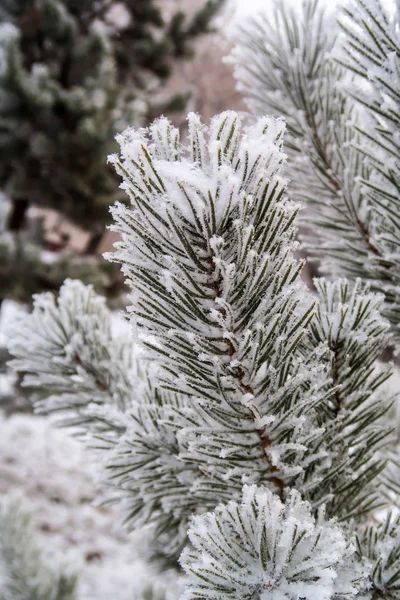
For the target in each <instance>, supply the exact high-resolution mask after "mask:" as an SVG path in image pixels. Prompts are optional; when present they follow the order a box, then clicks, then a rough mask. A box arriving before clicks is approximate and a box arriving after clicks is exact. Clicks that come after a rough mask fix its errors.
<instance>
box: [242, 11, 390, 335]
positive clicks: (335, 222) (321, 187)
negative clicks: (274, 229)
mask: <svg viewBox="0 0 400 600" xmlns="http://www.w3.org/2000/svg"><path fill="white" fill-rule="evenodd" d="M285 4H286V3H285V2H284V1H283V0H277V2H275V4H274V11H273V12H271V13H270V14H267V13H266V14H264V15H260V16H259V17H257V18H254V19H253V20H252V21H251V22H249V23H248V24H247V25H246V26H245V27H243V28H242V31H241V34H240V41H239V43H238V45H237V47H236V49H235V51H234V53H233V60H234V61H235V63H236V74H237V78H238V81H239V85H240V87H241V89H242V90H243V91H244V92H245V94H246V95H247V96H248V102H249V106H250V108H251V110H252V111H253V112H254V113H255V114H257V115H260V114H265V113H267V114H271V113H272V114H277V115H281V114H283V116H284V117H285V120H286V122H287V125H288V131H289V135H288V140H287V151H288V153H289V155H290V158H291V161H290V167H289V168H290V178H291V180H292V184H291V185H292V194H293V196H294V197H295V198H297V199H298V200H301V201H303V202H304V203H305V204H306V206H307V210H305V211H304V214H303V221H304V228H305V234H306V235H305V245H306V247H307V248H308V250H309V252H310V253H311V254H312V255H313V256H314V257H316V258H317V259H318V260H321V261H322V265H321V268H322V270H323V271H324V272H325V273H326V274H329V276H333V277H335V276H348V277H350V278H354V277H357V276H359V277H361V278H362V279H363V280H364V281H369V282H370V283H371V285H372V289H373V290H375V291H378V292H383V293H384V294H385V305H384V309H383V312H384V314H385V316H386V317H387V318H388V319H389V321H390V322H391V324H392V327H393V330H394V333H395V340H396V341H397V342H398V341H399V339H400V335H399V323H400V312H399V306H400V303H399V289H400V288H399V283H400V263H399V253H398V247H399V240H400V224H399V220H398V210H397V204H398V201H399V183H398V182H399V176H400V175H399V174H400V167H399V145H398V140H397V137H398V132H397V130H398V115H399V110H398V103H399V97H400V96H399V94H400V88H399V79H398V76H397V75H398V72H399V57H400V50H399V48H400V45H399V12H398V10H397V12H396V13H393V14H388V13H387V12H386V10H385V8H384V4H383V1H382V0H351V1H350V2H345V3H344V8H343V9H342V12H341V14H340V19H339V22H338V14H337V11H332V10H331V9H329V8H327V5H326V4H325V3H322V2H320V1H319V0H303V2H302V3H301V5H300V4H299V6H296V7H293V8H291V7H289V8H288V7H287V6H286V5H285ZM341 31H342V33H343V34H344V35H342V36H340V32H341Z"/></svg>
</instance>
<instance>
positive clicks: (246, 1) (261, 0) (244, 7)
mask: <svg viewBox="0 0 400 600" xmlns="http://www.w3.org/2000/svg"><path fill="white" fill-rule="evenodd" d="M300 1H301V0H287V2H288V3H292V4H300ZM325 1H326V2H327V4H328V5H330V6H332V5H334V3H336V0H325ZM236 2H237V6H238V13H239V15H241V14H249V13H251V12H252V11H256V10H259V9H260V8H263V7H265V6H268V5H270V4H271V0H236ZM384 3H385V4H386V6H387V7H388V8H391V9H393V4H394V3H393V0H385V1H384Z"/></svg>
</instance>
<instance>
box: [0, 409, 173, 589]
mask: <svg viewBox="0 0 400 600" xmlns="http://www.w3.org/2000/svg"><path fill="white" fill-rule="evenodd" d="M95 461H96V458H95V456H94V455H93V454H92V453H90V452H89V451H88V450H86V449H85V448H84V447H83V445H82V444H81V443H79V442H77V441H76V440H74V439H72V438H71V437H70V436H69V435H68V434H67V433H66V432H64V431H63V430H59V429H55V428H54V427H53V426H52V425H51V423H50V421H49V420H48V419H46V418H41V417H37V416H31V415H14V416H12V417H10V418H9V419H5V418H3V417H0V494H4V493H7V492H10V491H12V490H20V491H21V492H22V493H23V495H24V496H25V497H27V498H28V499H29V501H30V503H31V504H32V507H33V519H34V522H35V523H36V526H37V530H38V536H39V542H43V543H44V544H45V545H46V546H48V547H51V548H54V551H57V552H58V551H60V552H67V551H71V550H73V551H75V553H77V555H78V556H79V557H80V558H81V561H82V563H83V565H84V566H83V570H82V573H81V576H80V580H79V581H80V583H79V588H78V597H79V600H111V599H112V598H118V600H143V597H144V596H145V595H146V594H145V591H146V589H147V588H148V586H149V582H150V584H153V587H154V588H155V589H153V597H154V598H155V600H157V599H158V598H160V600H162V599H164V598H166V599H167V600H172V598H173V597H174V598H177V597H178V596H179V593H178V590H177V585H178V582H177V580H176V576H173V575H171V574H167V575H164V576H163V577H159V576H157V574H156V573H155V572H153V571H152V570H151V568H150V567H149V566H148V565H147V564H145V563H144V562H143V560H141V559H140V557H139V551H138V550H140V548H141V546H142V545H143V540H142V539H140V543H139V542H138V539H139V537H136V538H135V536H132V535H128V533H127V532H126V531H125V530H124V529H122V528H120V527H119V526H118V525H117V523H118V521H119V517H118V506H116V507H107V508H105V507H98V506H94V501H95V500H96V499H97V498H98V497H99V490H98V489H96V472H97V466H96V462H95ZM138 536H140V533H139V534H138ZM142 537H143V532H142Z"/></svg>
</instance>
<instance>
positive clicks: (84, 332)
mask: <svg viewBox="0 0 400 600" xmlns="http://www.w3.org/2000/svg"><path fill="white" fill-rule="evenodd" d="M16 327H17V328H18V335H16V336H14V335H13V334H12V333H11V334H10V342H9V344H10V345H9V349H10V352H11V354H12V355H13V356H14V357H15V358H14V360H13V361H11V363H10V366H11V367H12V368H14V369H16V370H19V371H22V372H26V373H27V375H26V376H25V378H24V384H25V385H27V386H28V387H29V388H32V389H37V391H38V393H37V398H36V401H35V406H36V409H37V410H38V411H39V412H42V413H43V412H44V413H60V412H61V413H62V414H63V416H64V418H65V416H67V420H66V423H67V424H69V425H73V426H84V427H85V428H89V429H90V430H91V431H92V433H94V434H96V436H99V437H104V436H107V439H108V441H111V440H112V439H113V438H114V437H116V436H117V437H118V436H119V435H120V434H121V432H123V431H124V430H125V424H124V412H125V411H126V410H127V408H128V407H129V406H130V404H131V402H132V396H133V395H134V390H133V388H132V379H133V377H132V370H133V369H134V362H133V355H132V354H133V348H132V344H131V343H130V339H129V330H128V328H126V329H125V330H123V331H121V332H120V335H121V336H122V339H121V338H120V337H118V335H117V334H116V332H115V331H113V323H112V315H111V312H110V311H109V309H107V307H106V305H105V300H104V298H102V297H100V296H97V295H96V294H95V293H94V292H93V290H92V288H91V287H90V286H85V285H83V284H82V283H81V282H80V281H78V280H76V281H72V280H67V281H66V282H65V284H64V285H63V287H62V288H61V290H60V294H59V297H58V298H57V300H56V299H55V297H54V294H52V293H46V294H42V295H38V296H36V297H35V299H34V310H33V313H32V314H31V315H28V314H22V313H21V314H20V315H19V316H18V319H17V323H16ZM131 377H132V379H131Z"/></svg>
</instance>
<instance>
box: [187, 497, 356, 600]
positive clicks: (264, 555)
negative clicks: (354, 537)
mask: <svg viewBox="0 0 400 600" xmlns="http://www.w3.org/2000/svg"><path fill="white" fill-rule="evenodd" d="M189 539H190V541H191V544H192V548H188V549H186V550H185V551H184V552H183V554H182V556H181V563H182V566H183V568H184V570H185V571H186V573H187V574H188V584H187V589H186V593H185V595H184V596H183V598H184V599H185V600H195V599H196V600H197V599H198V598H207V599H210V600H211V599H215V600H217V599H218V600H223V599H230V598H232V600H235V599H236V598H263V599H265V600H266V599H267V598H271V599H274V600H275V598H276V599H282V600H286V599H293V600H294V599H297V598H307V600H329V599H330V598H337V599H339V598H341V599H344V598H354V597H355V595H356V594H357V592H358V590H359V586H360V585H362V584H363V583H364V581H363V580H364V577H365V569H364V568H363V566H362V563H361V562H359V561H357V558H356V556H355V548H354V547H353V546H352V545H349V543H348V541H347V540H346V536H345V534H344V532H343V530H342V529H341V528H340V527H339V526H338V525H337V523H335V522H334V521H327V520H326V519H325V517H324V514H323V511H320V513H319V514H318V516H317V518H315V517H314V516H313V515H312V512H311V510H310V506H309V505H308V504H307V503H305V502H302V500H301V498H300V495H299V494H298V493H297V492H292V493H291V494H290V495H289V497H288V499H287V501H286V503H285V504H283V503H282V502H281V501H280V500H279V498H278V497H277V496H275V495H273V494H272V493H271V492H270V491H269V490H265V489H262V488H256V487H255V486H251V487H247V486H245V488H244V494H243V500H242V502H241V503H237V502H233V501H231V502H229V503H228V504H227V505H225V506H224V505H220V506H218V507H217V508H216V510H215V511H214V512H212V513H205V514H203V515H201V516H198V517H196V518H195V519H194V520H193V522H192V525H191V527H190V530H189ZM277 590H279V591H277Z"/></svg>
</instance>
